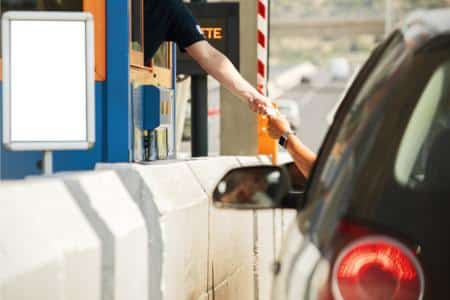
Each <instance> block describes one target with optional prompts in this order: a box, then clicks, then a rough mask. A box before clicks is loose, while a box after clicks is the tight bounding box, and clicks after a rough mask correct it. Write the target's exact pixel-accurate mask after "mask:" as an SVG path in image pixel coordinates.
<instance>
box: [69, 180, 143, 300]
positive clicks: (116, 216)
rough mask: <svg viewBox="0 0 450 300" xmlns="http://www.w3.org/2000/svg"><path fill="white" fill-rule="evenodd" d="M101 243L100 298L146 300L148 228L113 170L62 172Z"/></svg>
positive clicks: (108, 299) (109, 299)
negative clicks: (65, 173)
mask: <svg viewBox="0 0 450 300" xmlns="http://www.w3.org/2000/svg"><path fill="white" fill-rule="evenodd" d="M62 179H63V181H64V182H65V184H66V186H67V188H68V189H69V191H70V192H71V193H72V195H73V197H74V198H75V199H76V200H77V202H78V205H79V207H80V209H81V210H82V211H83V212H84V214H85V215H86V216H87V218H88V220H89V222H90V224H91V227H92V228H93V229H94V230H95V231H96V233H97V235H98V237H99V238H100V239H101V242H102V253H103V255H102V299H103V300H127V299H136V300H147V299H148V292H149V291H148V272H149V269H148V248H147V247H148V240H147V228H146V227H145V223H144V219H143V216H142V214H141V213H140V211H139V209H138V207H137V205H136V204H135V203H134V201H133V200H132V199H131V196H130V195H129V193H128V192H127V190H126V188H125V187H124V186H123V184H122V183H121V181H120V179H119V177H118V176H117V175H116V174H115V173H114V172H113V171H101V172H85V173H74V174H68V175H62Z"/></svg>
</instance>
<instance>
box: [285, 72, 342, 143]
mask: <svg viewBox="0 0 450 300" xmlns="http://www.w3.org/2000/svg"><path fill="white" fill-rule="evenodd" d="M344 88H345V82H344V81H332V80H331V79H330V78H329V76H328V74H327V73H326V72H319V74H318V75H317V76H315V77H314V78H313V80H312V81H311V83H310V84H298V85H296V86H295V87H294V88H292V89H290V90H289V91H286V92H284V93H283V94H282V96H280V97H279V99H292V100H294V101H296V102H297V103H298V106H299V110H300V120H301V121H300V122H301V125H300V129H299V130H298V132H297V136H298V137H299V138H300V139H301V140H302V142H303V143H304V144H305V145H307V146H308V147H309V148H311V150H313V151H314V152H317V151H318V150H319V148H320V145H321V144H322V141H323V139H324V138H325V135H326V133H327V130H328V126H329V124H328V122H327V120H326V118H327V115H328V113H329V112H330V111H331V110H332V109H333V107H334V105H335V104H336V101H338V100H339V98H340V97H341V94H342V92H343V90H344Z"/></svg>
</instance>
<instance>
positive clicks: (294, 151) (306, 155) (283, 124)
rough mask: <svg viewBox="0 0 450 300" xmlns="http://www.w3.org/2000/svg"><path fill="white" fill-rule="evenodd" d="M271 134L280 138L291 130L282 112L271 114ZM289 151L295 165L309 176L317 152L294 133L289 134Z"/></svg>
mask: <svg viewBox="0 0 450 300" xmlns="http://www.w3.org/2000/svg"><path fill="white" fill-rule="evenodd" d="M267 130H268V133H269V135H270V136H271V137H272V138H274V139H277V140H278V139H279V138H280V137H281V136H282V135H283V134H285V133H286V132H288V131H291V129H290V126H289V122H288V121H287V120H286V118H284V117H283V116H282V115H280V114H276V115H273V116H269V126H268V128H267ZM287 151H288V152H289V154H290V155H291V156H292V159H293V160H294V163H295V165H296V166H297V168H298V169H299V170H300V172H302V174H303V175H304V176H305V177H306V178H308V177H309V174H310V173H311V170H312V167H313V166H314V163H315V161H316V154H315V153H314V152H312V151H311V150H310V149H309V148H308V147H306V146H305V145H304V144H303V143H302V142H301V141H300V140H299V139H298V138H297V137H296V136H295V135H294V134H289V136H288V140H287Z"/></svg>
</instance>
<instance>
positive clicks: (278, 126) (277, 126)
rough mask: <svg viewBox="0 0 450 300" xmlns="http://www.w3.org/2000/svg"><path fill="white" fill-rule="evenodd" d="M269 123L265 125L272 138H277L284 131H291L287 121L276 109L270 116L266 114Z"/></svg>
mask: <svg viewBox="0 0 450 300" xmlns="http://www.w3.org/2000/svg"><path fill="white" fill-rule="evenodd" d="M268 118H269V123H268V126H267V132H268V133H269V136H270V137H271V138H273V139H279V138H280V137H281V136H282V135H283V134H284V133H286V132H288V131H291V126H290V125H289V121H288V120H287V119H286V118H285V117H284V116H283V115H282V114H280V113H279V112H278V111H277V113H276V114H274V115H272V116H270V115H269V116H268Z"/></svg>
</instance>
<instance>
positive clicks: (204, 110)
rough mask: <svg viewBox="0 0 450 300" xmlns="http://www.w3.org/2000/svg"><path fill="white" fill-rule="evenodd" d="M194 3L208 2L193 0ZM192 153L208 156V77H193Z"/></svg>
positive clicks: (196, 155) (194, 155) (198, 155)
mask: <svg viewBox="0 0 450 300" xmlns="http://www.w3.org/2000/svg"><path fill="white" fill-rule="evenodd" d="M191 2H192V3H201V2H206V1H205V0H191ZM191 105H192V107H191V122H192V124H191V138H192V140H191V142H192V144H191V152H192V157H200V156H208V77H207V75H192V77H191Z"/></svg>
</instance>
